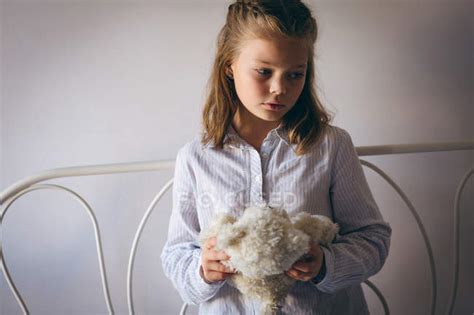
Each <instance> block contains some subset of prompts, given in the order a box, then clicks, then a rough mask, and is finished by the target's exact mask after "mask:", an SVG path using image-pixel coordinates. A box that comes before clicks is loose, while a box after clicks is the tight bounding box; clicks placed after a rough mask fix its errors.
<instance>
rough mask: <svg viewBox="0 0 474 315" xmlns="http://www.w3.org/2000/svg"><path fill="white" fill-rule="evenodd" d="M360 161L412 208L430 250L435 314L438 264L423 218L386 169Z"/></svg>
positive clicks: (432, 310) (432, 309)
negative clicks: (436, 263) (380, 177)
mask: <svg viewBox="0 0 474 315" xmlns="http://www.w3.org/2000/svg"><path fill="white" fill-rule="evenodd" d="M360 162H361V164H362V165H364V166H366V167H368V168H370V169H372V170H373V171H375V172H376V173H378V174H379V175H380V176H382V178H384V179H385V180H386V181H387V182H388V183H389V184H390V185H391V186H392V187H393V189H395V191H396V192H397V193H398V194H399V195H400V197H402V199H403V201H404V202H405V204H406V205H407V206H408V209H409V210H410V212H411V214H412V215H413V217H414V218H415V221H416V224H417V225H418V228H419V229H420V232H421V235H422V236H423V241H424V242H425V246H426V249H427V251H428V258H429V261H430V269H431V281H432V283H433V286H432V290H431V314H432V315H434V314H435V313H436V295H437V292H438V285H437V279H436V265H435V260H434V255H433V249H432V248H431V243H430V240H429V238H428V234H427V233H426V230H425V227H424V225H423V223H422V221H421V218H420V216H419V215H418V212H416V210H415V207H414V206H413V204H412V203H411V202H410V199H408V197H407V196H406V195H405V193H404V192H403V191H402V190H401V188H400V187H398V185H397V184H396V183H395V182H394V181H393V180H392V179H391V178H390V177H389V176H388V175H387V174H386V173H385V172H384V171H382V170H381V169H380V168H378V167H377V166H375V165H374V164H372V163H370V162H367V161H365V160H360Z"/></svg>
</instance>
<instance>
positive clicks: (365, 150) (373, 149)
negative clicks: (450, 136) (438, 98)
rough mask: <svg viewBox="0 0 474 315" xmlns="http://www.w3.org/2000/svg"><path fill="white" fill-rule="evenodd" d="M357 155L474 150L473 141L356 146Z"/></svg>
mask: <svg viewBox="0 0 474 315" xmlns="http://www.w3.org/2000/svg"><path fill="white" fill-rule="evenodd" d="M356 150H357V154H358V155H359V156H369V155H385V154H405V153H422V152H440V151H459V150H474V141H461V142H438V143H414V144H389V145H377V146H358V147H357V148H356Z"/></svg>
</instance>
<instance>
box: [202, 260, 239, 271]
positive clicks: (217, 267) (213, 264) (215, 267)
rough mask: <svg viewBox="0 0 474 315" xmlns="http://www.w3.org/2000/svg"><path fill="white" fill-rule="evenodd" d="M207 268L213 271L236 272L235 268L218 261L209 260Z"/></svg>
mask: <svg viewBox="0 0 474 315" xmlns="http://www.w3.org/2000/svg"><path fill="white" fill-rule="evenodd" d="M206 268H207V270H208V271H213V272H222V273H235V272H234V270H232V269H231V268H228V267H226V266H224V265H223V264H221V263H220V262H218V261H209V262H208V263H207V264H206Z"/></svg>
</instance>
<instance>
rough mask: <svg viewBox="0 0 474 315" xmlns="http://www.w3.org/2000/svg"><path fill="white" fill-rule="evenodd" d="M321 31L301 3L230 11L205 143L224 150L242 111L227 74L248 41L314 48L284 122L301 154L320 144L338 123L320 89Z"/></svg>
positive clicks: (262, 3)
mask: <svg viewBox="0 0 474 315" xmlns="http://www.w3.org/2000/svg"><path fill="white" fill-rule="evenodd" d="M317 34H318V28H317V24H316V20H315V19H314V18H313V17H312V16H311V12H310V10H309V9H308V8H307V7H306V5H305V4H304V3H302V2H301V1H298V0H280V1H276V0H253V1H251V0H243V1H236V2H234V3H233V4H231V5H230V6H229V8H228V13H227V19H226V23H225V25H224V26H223V28H222V29H221V31H220V33H219V35H218V39H217V51H216V56H215V60H214V65H213V67H212V72H211V76H210V78H209V82H208V91H207V96H206V101H205V104H204V109H203V113H202V114H203V116H202V118H203V119H202V124H203V131H204V132H203V134H202V139H201V142H202V143H203V144H208V143H210V142H211V143H212V144H213V145H214V146H216V147H218V148H221V149H222V148H223V145H224V143H223V142H224V138H225V134H226V131H227V129H228V127H229V125H230V124H231V123H232V120H233V117H234V114H235V112H236V110H237V107H238V104H239V103H238V102H239V101H238V97H237V93H236V91H235V86H234V82H233V80H232V79H231V78H230V77H229V76H228V72H227V69H228V67H229V66H230V65H231V63H232V62H233V60H235V58H236V57H237V56H238V53H239V48H240V45H241V44H242V42H243V41H244V40H245V39H248V38H265V39H271V38H274V37H276V36H282V37H284V38H302V39H305V40H307V43H308V45H307V46H308V49H309V54H308V56H309V57H308V64H307V70H306V71H307V73H306V79H305V83H304V87H303V90H302V92H301V94H300V96H299V98H298V100H297V101H296V103H295V105H294V106H293V108H292V109H291V110H290V111H289V112H288V113H286V114H285V116H284V117H283V126H284V128H285V129H286V131H287V133H288V139H289V142H290V143H291V144H296V154H297V155H303V154H304V153H306V152H308V150H309V149H310V148H311V147H312V146H313V145H316V144H318V143H319V142H320V140H321V139H322V137H323V135H324V133H325V131H326V127H327V126H328V125H329V122H330V120H331V119H332V117H331V115H330V114H329V113H328V112H327V111H326V110H325V109H324V107H323V106H322V104H321V102H320V100H319V98H318V96H317V94H316V90H315V87H314V60H313V55H314V44H315V42H316V39H317Z"/></svg>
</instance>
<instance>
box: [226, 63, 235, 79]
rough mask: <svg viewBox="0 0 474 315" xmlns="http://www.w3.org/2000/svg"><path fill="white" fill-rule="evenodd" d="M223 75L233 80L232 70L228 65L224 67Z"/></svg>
mask: <svg viewBox="0 0 474 315" xmlns="http://www.w3.org/2000/svg"><path fill="white" fill-rule="evenodd" d="M225 75H226V76H227V77H228V78H229V79H231V80H234V72H233V71H232V68H231V66H230V65H229V66H227V67H226V68H225Z"/></svg>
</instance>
